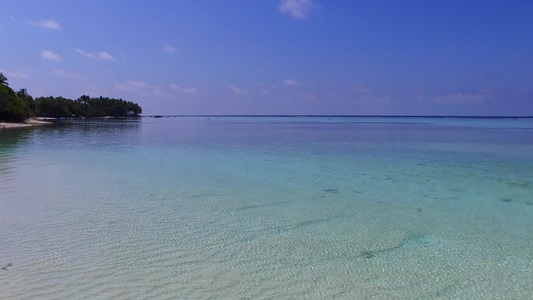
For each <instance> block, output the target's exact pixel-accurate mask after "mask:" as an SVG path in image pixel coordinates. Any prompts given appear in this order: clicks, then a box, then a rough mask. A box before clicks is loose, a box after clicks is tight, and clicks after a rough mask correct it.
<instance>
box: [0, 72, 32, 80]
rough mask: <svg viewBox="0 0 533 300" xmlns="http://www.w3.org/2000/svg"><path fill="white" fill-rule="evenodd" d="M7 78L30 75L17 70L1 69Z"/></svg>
mask: <svg viewBox="0 0 533 300" xmlns="http://www.w3.org/2000/svg"><path fill="white" fill-rule="evenodd" d="M1 73H3V74H4V75H5V76H6V77H7V78H11V77H14V78H28V75H26V73H23V72H17V71H1Z"/></svg>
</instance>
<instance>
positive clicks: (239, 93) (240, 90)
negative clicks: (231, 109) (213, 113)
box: [229, 86, 248, 95]
mask: <svg viewBox="0 0 533 300" xmlns="http://www.w3.org/2000/svg"><path fill="white" fill-rule="evenodd" d="M229 89H230V90H231V91H232V92H233V93H234V94H237V95H245V94H248V91H246V90H243V89H240V88H238V87H236V86H230V87H229Z"/></svg>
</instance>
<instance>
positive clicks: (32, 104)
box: [0, 73, 142, 122]
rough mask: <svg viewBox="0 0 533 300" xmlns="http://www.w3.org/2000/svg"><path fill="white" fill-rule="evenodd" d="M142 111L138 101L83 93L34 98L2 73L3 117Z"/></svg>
mask: <svg viewBox="0 0 533 300" xmlns="http://www.w3.org/2000/svg"><path fill="white" fill-rule="evenodd" d="M141 113H142V108H141V107H140V106H139V105H138V104H137V103H133V102H130V101H125V100H122V99H114V98H108V97H98V98H92V97H90V96H87V95H83V96H81V97H79V98H78V99H76V100H71V99H67V98H63V97H53V96H49V97H38V98H35V99H34V98H33V97H32V96H31V95H29V94H28V91H27V90H26V89H20V90H18V91H16V92H15V91H14V90H13V89H11V88H10V87H9V84H8V83H7V78H6V77H5V76H4V75H3V74H2V73H0V120H2V121H8V122H22V121H24V120H26V119H28V118H29V117H53V118H66V117H106V116H110V117H135V116H139V115H140V114H141Z"/></svg>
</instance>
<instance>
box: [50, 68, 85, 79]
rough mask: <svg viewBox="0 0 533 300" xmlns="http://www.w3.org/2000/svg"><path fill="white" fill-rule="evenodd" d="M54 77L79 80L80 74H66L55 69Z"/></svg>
mask: <svg viewBox="0 0 533 300" xmlns="http://www.w3.org/2000/svg"><path fill="white" fill-rule="evenodd" d="M54 76H57V77H63V78H81V75H80V74H77V73H72V72H67V71H65V70H62V69H55V70H54Z"/></svg>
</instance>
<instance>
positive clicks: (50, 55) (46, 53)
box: [41, 50, 63, 61]
mask: <svg viewBox="0 0 533 300" xmlns="http://www.w3.org/2000/svg"><path fill="white" fill-rule="evenodd" d="M41 58H42V59H47V60H53V61H62V60H63V59H62V58H61V56H59V55H58V54H56V53H54V52H52V51H50V50H42V51H41Z"/></svg>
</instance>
